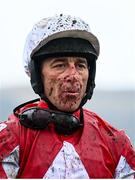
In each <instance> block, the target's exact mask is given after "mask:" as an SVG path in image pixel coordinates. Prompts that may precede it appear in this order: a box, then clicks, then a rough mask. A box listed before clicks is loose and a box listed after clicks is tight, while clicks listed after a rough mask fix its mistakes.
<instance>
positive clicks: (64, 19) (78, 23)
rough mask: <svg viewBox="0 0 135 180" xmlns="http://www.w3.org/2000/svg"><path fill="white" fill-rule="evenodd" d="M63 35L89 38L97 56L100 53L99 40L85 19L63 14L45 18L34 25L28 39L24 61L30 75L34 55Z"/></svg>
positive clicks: (26, 70)
mask: <svg viewBox="0 0 135 180" xmlns="http://www.w3.org/2000/svg"><path fill="white" fill-rule="evenodd" d="M63 37H72V38H82V39H85V40H88V41H89V42H90V43H91V44H92V46H93V47H94V49H95V51H96V53H97V56H98V55H99V49H100V47H99V41H98V39H97V38H96V36H94V35H93V34H92V33H91V30H90V27H89V25H88V24H87V23H85V22H84V21H83V20H81V19H80V18H76V17H71V16H70V15H62V14H60V15H55V16H54V17H49V18H44V19H42V20H41V21H39V22H38V23H37V24H35V25H34V26H33V28H32V30H31V32H30V33H29V34H28V36H27V39H26V44H25V47H24V56H23V61H24V68H25V72H26V73H27V74H28V75H29V76H30V70H29V63H30V62H31V57H32V55H33V54H34V53H35V52H36V51H38V50H39V49H40V48H41V47H42V46H44V45H45V44H46V43H48V42H49V41H51V40H53V39H58V38H63Z"/></svg>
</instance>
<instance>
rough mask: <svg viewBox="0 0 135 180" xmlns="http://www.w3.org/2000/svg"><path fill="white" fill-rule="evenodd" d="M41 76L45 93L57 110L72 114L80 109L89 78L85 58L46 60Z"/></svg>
mask: <svg viewBox="0 0 135 180" xmlns="http://www.w3.org/2000/svg"><path fill="white" fill-rule="evenodd" d="M41 74H42V80H43V85H44V93H45V95H46V97H47V98H48V99H49V100H50V102H51V103H52V104H53V105H54V106H55V107H57V109H59V110H62V111H69V112H72V111H74V110H76V109H77V108H78V107H79V105H80V102H81V100H82V98H83V97H84V95H85V91H86V87H87V81H88V76H89V72H88V65H87V60H86V59H85V58H82V57H57V58H48V59H45V61H44V62H43V64H42V70H41Z"/></svg>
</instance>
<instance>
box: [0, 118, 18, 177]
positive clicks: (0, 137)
mask: <svg viewBox="0 0 135 180" xmlns="http://www.w3.org/2000/svg"><path fill="white" fill-rule="evenodd" d="M12 126H13V127H14V128H15V122H13V121H6V122H2V123H0V178H7V176H6V173H5V172H4V169H3V166H2V161H3V159H4V158H5V157H7V156H8V155H9V154H10V153H11V152H12V151H13V149H14V148H15V147H16V146H17V145H18V139H17V136H16V135H15V134H14V132H13V131H12V128H11V127H12Z"/></svg>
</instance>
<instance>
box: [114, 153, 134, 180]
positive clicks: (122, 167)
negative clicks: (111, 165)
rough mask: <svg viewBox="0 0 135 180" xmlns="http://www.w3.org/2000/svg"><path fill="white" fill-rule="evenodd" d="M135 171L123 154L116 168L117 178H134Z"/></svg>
mask: <svg viewBox="0 0 135 180" xmlns="http://www.w3.org/2000/svg"><path fill="white" fill-rule="evenodd" d="M134 175H135V171H134V170H133V169H132V168H131V167H130V166H129V164H128V163H127V161H126V158H125V157H123V156H121V157H120V160H119V163H118V165H117V168H116V170H115V179H124V178H126V179H133V178H134Z"/></svg>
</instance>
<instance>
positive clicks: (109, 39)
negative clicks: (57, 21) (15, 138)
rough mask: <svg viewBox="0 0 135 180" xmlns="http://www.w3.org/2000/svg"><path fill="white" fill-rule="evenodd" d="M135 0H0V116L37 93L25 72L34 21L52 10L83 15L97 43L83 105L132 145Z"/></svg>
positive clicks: (134, 133)
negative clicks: (92, 80) (89, 92)
mask: <svg viewBox="0 0 135 180" xmlns="http://www.w3.org/2000/svg"><path fill="white" fill-rule="evenodd" d="M134 7H135V1H134V0H102V1H101V0H83V1H78V0H74V1H73V0H67V1H63V0H57V1H54V0H35V1H33V0H23V1H18V0H12V1H10V0H4V1H0V55H1V56H0V120H1V121H4V120H6V119H7V118H8V115H9V114H11V113H12V110H13V108H14V107H16V106H18V105H19V104H21V103H23V102H25V101H28V100H31V99H33V98H37V97H38V96H37V95H35V94H34V92H33V91H32V89H31V86H30V82H29V78H28V77H27V75H26V74H25V72H24V69H23V63H22V56H23V47H24V43H25V39H26V36H27V34H28V33H29V31H30V30H31V28H32V26H33V24H35V23H36V22H37V21H39V20H40V19H42V18H44V17H48V16H53V15H55V14H61V13H63V14H71V15H72V16H78V17H81V18H82V19H84V20H85V21H86V22H87V23H88V24H89V25H90V27H91V30H92V32H93V33H94V34H95V35H96V36H97V37H98V39H99V41H100V46H101V52H100V56H99V59H98V60H97V73H96V88H95V91H94V95H93V98H92V100H90V101H89V102H87V104H86V105H85V107H86V108H88V109H90V110H92V111H94V112H96V113H97V114H98V115H99V116H101V117H102V118H104V119H105V120H106V121H108V122H110V123H111V124H112V125H114V126H115V127H117V128H119V129H124V130H125V132H126V133H127V135H128V136H129V137H130V139H131V141H132V143H133V145H134V146H135V70H134V69H135V53H134V52H135V50H134V47H135V45H134V42H135V20H134V18H135V11H134Z"/></svg>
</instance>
